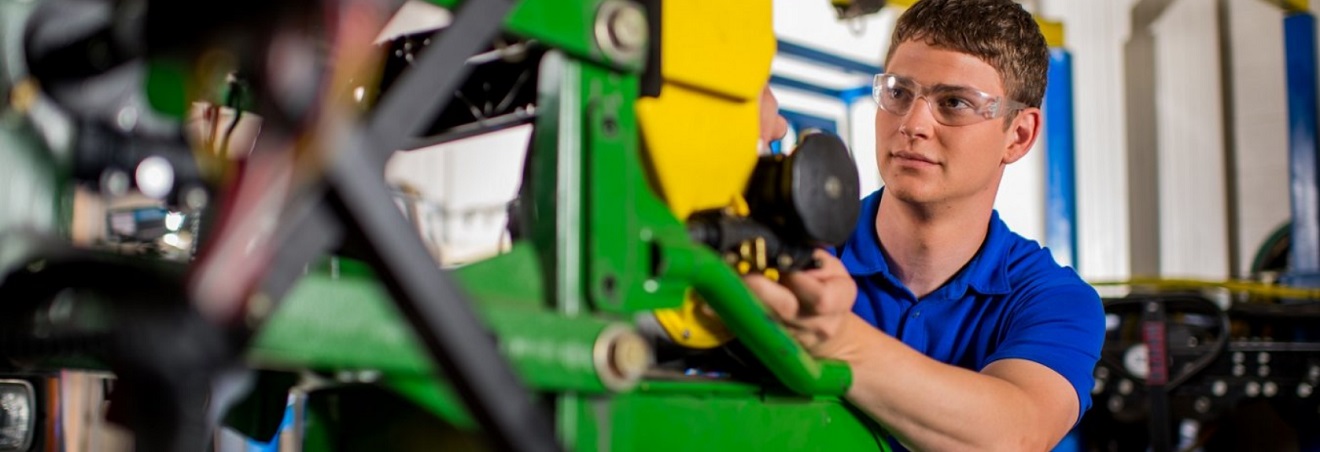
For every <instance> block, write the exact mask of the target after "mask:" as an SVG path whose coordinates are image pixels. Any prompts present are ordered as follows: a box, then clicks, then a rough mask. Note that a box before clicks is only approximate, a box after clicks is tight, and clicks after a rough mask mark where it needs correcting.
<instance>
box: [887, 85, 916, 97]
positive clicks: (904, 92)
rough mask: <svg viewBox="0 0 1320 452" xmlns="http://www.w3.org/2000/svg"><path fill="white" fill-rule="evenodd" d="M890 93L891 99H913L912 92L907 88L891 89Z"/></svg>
mask: <svg viewBox="0 0 1320 452" xmlns="http://www.w3.org/2000/svg"><path fill="white" fill-rule="evenodd" d="M888 93H889V97H890V98H892V99H900V100H903V99H911V98H912V90H909V89H907V88H901V87H894V88H889V91H888Z"/></svg>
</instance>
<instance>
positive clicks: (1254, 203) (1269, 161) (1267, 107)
mask: <svg viewBox="0 0 1320 452" xmlns="http://www.w3.org/2000/svg"><path fill="white" fill-rule="evenodd" d="M1315 3H1316V2H1312V4H1313V5H1314V4H1315ZM1230 5H1231V7H1232V14H1230V16H1229V17H1230V18H1231V20H1232V22H1231V25H1230V29H1231V31H1232V36H1233V41H1232V42H1233V46H1232V52H1233V54H1232V60H1233V86H1234V88H1233V105H1234V110H1235V112H1236V115H1235V118H1236V119H1235V121H1236V123H1237V124H1236V125H1235V128H1234V130H1235V131H1236V137H1235V140H1234V143H1235V147H1236V152H1235V154H1236V155H1235V158H1234V164H1235V165H1236V171H1237V198H1238V200H1239V203H1238V223H1237V229H1238V231H1237V232H1238V256H1239V259H1238V260H1239V262H1238V264H1239V265H1238V273H1239V274H1242V275H1245V274H1246V273H1247V271H1248V270H1249V268H1250V266H1251V259H1252V258H1253V257H1254V256H1255V253H1256V249H1257V248H1258V247H1260V245H1261V243H1264V242H1265V239H1266V237H1268V236H1269V234H1270V233H1271V232H1274V230H1275V229H1276V228H1278V227H1279V225H1281V224H1283V223H1284V222H1286V221H1288V220H1289V218H1290V217H1291V212H1290V207H1289V193H1288V98H1287V80H1286V79H1287V75H1286V74H1285V71H1284V68H1285V58H1284V46H1283V11H1282V10H1280V9H1279V8H1278V7H1275V6H1273V5H1270V4H1268V3H1266V2H1262V1H1260V0H1233V1H1232V2H1231V3H1230Z"/></svg>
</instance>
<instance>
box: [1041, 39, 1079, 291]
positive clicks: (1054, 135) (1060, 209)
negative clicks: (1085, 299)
mask: <svg viewBox="0 0 1320 452" xmlns="http://www.w3.org/2000/svg"><path fill="white" fill-rule="evenodd" d="M1045 130H1046V133H1045V166H1046V173H1045V186H1046V190H1045V246H1047V247H1049V249H1050V252H1051V253H1052V254H1053V255H1054V260H1056V261H1058V262H1059V264H1060V265H1067V266H1076V262H1077V255H1076V253H1077V251H1076V250H1077V229H1076V224H1077V188H1076V177H1075V174H1076V166H1075V164H1074V162H1075V159H1074V157H1073V152H1074V137H1073V82H1072V55H1069V54H1068V52H1067V51H1066V50H1063V49H1050V68H1049V83H1048V84H1047V85H1046V88H1045Z"/></svg>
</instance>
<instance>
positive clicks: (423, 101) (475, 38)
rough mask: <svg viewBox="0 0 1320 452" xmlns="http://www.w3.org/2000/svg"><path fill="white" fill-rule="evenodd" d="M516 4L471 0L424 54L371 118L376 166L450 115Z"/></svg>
mask: <svg viewBox="0 0 1320 452" xmlns="http://www.w3.org/2000/svg"><path fill="white" fill-rule="evenodd" d="M513 3H514V1H512V0H467V1H464V2H463V4H462V6H460V7H459V9H458V13H457V14H455V15H454V21H453V24H452V25H450V26H449V27H448V28H445V29H444V30H442V31H441V32H440V36H439V38H440V39H439V40H438V41H437V42H435V43H434V44H432V45H429V46H427V47H426V48H424V49H422V52H421V54H420V55H419V56H418V58H417V59H416V60H415V62H414V63H413V65H412V67H411V68H408V69H407V70H405V71H403V73H402V74H400V75H399V79H398V80H397V81H395V82H394V84H393V85H392V86H391V87H390V89H388V90H387V91H386V92H385V94H384V97H382V98H381V100H380V103H379V104H377V105H376V108H375V110H374V111H373V112H372V113H371V118H370V119H369V123H368V130H369V131H370V137H371V141H372V143H371V144H372V145H373V146H372V149H374V150H376V151H377V152H375V153H374V154H373V155H372V157H373V161H379V162H380V166H383V165H384V161H385V159H386V158H388V157H389V155H390V153H391V152H394V151H396V150H399V149H402V148H404V147H407V146H408V144H409V143H411V142H413V141H414V140H415V139H416V138H417V136H418V135H420V134H421V133H422V132H423V131H424V130H425V128H426V127H427V126H428V125H430V124H431V122H432V121H434V120H435V117H436V116H437V115H439V114H440V112H442V111H444V109H445V107H446V106H447V105H448V104H449V101H450V100H451V99H452V98H453V97H454V91H455V90H457V89H458V87H459V86H461V84H462V83H463V80H464V79H465V78H467V74H468V73H469V72H471V67H470V66H469V65H467V64H466V62H467V59H468V58H469V57H471V56H473V55H476V54H477V52H480V51H481V50H483V49H484V48H485V46H486V45H488V44H490V42H491V41H492V40H493V39H494V38H495V36H496V35H498V34H499V32H500V30H501V29H502V25H503V22H504V17H505V15H507V14H508V12H509V10H510V9H512V7H513Z"/></svg>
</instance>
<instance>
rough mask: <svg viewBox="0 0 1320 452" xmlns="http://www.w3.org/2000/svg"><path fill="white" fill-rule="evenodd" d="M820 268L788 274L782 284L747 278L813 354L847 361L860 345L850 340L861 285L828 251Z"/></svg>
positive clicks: (821, 253)
mask: <svg viewBox="0 0 1320 452" xmlns="http://www.w3.org/2000/svg"><path fill="white" fill-rule="evenodd" d="M814 257H815V258H816V259H817V261H819V262H820V263H821V265H820V267H819V268H815V269H811V270H805V271H799V272H793V273H789V274H787V275H785V276H784V277H783V278H782V279H781V281H780V282H779V283H776V282H774V281H770V280H769V279H767V278H766V277H764V276H761V275H747V276H744V277H743V280H744V281H745V282H746V283H747V286H748V287H749V288H751V289H752V292H753V293H755V294H756V296H757V297H758V298H760V299H761V301H763V302H765V304H766V306H768V307H769V308H770V310H771V311H772V312H774V314H775V315H776V316H778V317H779V319H780V321H781V322H782V323H783V324H784V326H785V327H786V328H787V329H788V331H789V332H790V333H792V334H793V336H794V337H796V338H797V340H798V342H801V343H802V345H803V346H804V347H806V349H807V351H808V352H810V353H811V355H812V356H816V357H818V358H829V359H838V360H847V358H848V356H849V355H850V354H852V352H853V350H854V349H856V348H857V344H855V343H853V341H850V340H848V335H849V334H848V331H849V328H851V325H852V324H853V322H848V321H847V320H848V319H849V318H850V317H851V316H852V315H853V314H852V306H853V302H854V301H856V299H857V284H856V283H854V282H853V280H852V276H849V275H848V271H847V270H845V269H844V268H843V263H842V262H839V260H838V259H837V258H835V257H834V256H832V255H830V253H827V252H825V251H824V250H819V249H818V250H816V252H815V255H814Z"/></svg>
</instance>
